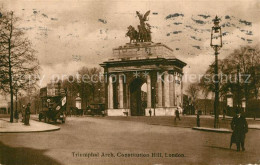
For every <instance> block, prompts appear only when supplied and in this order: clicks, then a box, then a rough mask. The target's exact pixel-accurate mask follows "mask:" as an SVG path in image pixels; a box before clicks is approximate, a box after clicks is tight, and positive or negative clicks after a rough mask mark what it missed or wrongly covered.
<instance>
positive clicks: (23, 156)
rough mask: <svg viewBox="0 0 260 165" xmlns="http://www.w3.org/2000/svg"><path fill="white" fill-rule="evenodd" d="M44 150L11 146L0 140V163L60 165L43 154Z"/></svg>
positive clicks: (12, 164) (10, 164)
mask: <svg viewBox="0 0 260 165" xmlns="http://www.w3.org/2000/svg"><path fill="white" fill-rule="evenodd" d="M46 151H47V150H37V149H32V148H25V147H14V148H13V147H10V146H7V145H5V144H3V143H2V142H0V164H5V165H16V164H17V165H20V164H26V165H43V164H44V165H46V164H49V165H60V163H59V162H57V161H56V160H54V159H52V158H50V157H48V156H46V155H44V153H45V152H46Z"/></svg>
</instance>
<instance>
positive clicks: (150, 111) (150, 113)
mask: <svg viewBox="0 0 260 165" xmlns="http://www.w3.org/2000/svg"><path fill="white" fill-rule="evenodd" d="M149 115H150V117H152V110H151V109H149Z"/></svg>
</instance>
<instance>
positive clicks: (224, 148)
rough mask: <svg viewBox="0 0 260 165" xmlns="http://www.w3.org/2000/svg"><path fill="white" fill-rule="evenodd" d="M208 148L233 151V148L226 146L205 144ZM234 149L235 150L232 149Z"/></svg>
mask: <svg viewBox="0 0 260 165" xmlns="http://www.w3.org/2000/svg"><path fill="white" fill-rule="evenodd" d="M205 147H209V148H216V149H221V150H228V151H233V150H234V149H230V148H226V147H217V146H205ZM234 151H236V150H234Z"/></svg>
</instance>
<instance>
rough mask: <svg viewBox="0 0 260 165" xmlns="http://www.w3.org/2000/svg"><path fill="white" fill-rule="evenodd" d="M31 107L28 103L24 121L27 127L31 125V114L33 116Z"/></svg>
mask: <svg viewBox="0 0 260 165" xmlns="http://www.w3.org/2000/svg"><path fill="white" fill-rule="evenodd" d="M30 106H31V104H30V103H28V104H27V107H26V109H25V121H24V124H25V125H30V123H29V121H30V114H31V109H30Z"/></svg>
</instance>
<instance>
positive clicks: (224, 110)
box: [223, 109, 227, 120]
mask: <svg viewBox="0 0 260 165" xmlns="http://www.w3.org/2000/svg"><path fill="white" fill-rule="evenodd" d="M226 113H227V111H226V109H223V120H225V117H226Z"/></svg>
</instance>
